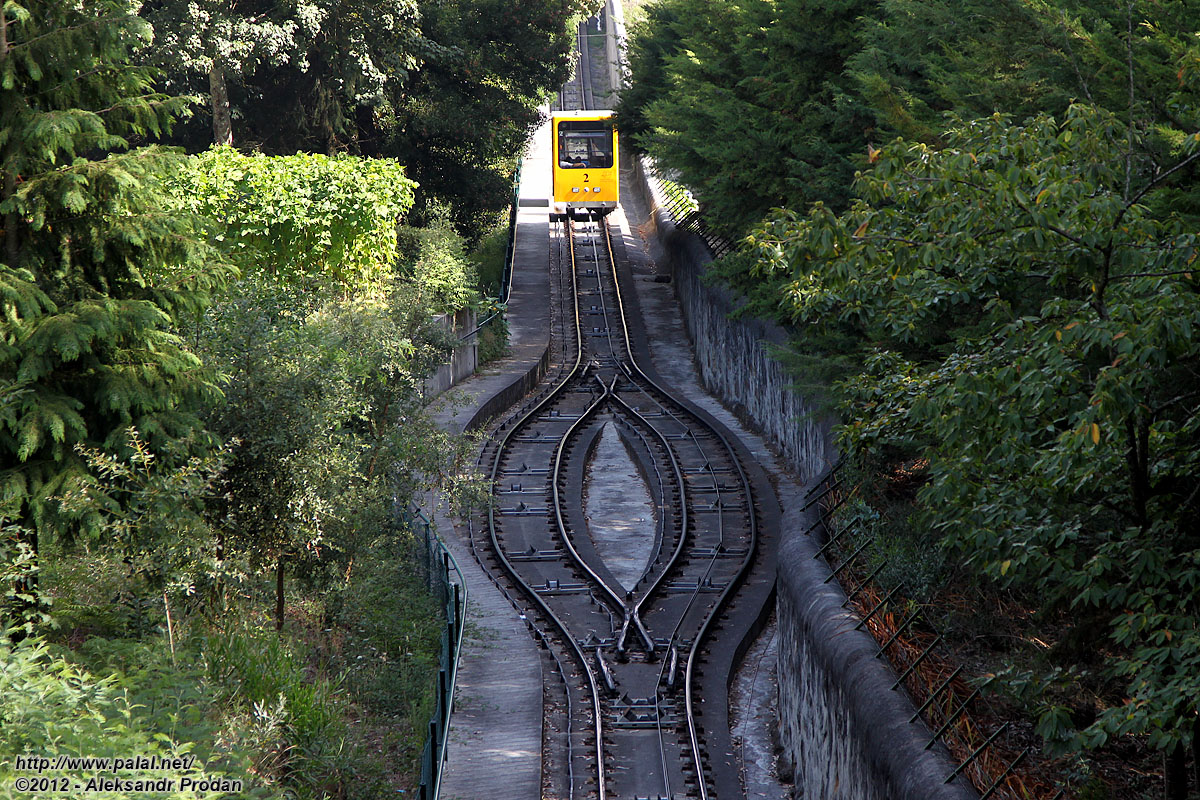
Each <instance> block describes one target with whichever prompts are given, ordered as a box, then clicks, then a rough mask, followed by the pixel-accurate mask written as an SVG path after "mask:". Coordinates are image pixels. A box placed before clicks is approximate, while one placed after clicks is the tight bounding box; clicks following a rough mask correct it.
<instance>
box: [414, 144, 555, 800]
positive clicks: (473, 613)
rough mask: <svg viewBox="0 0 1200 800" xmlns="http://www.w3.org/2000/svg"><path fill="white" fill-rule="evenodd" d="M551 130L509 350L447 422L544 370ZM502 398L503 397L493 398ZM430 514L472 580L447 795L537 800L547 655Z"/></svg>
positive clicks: (481, 411) (534, 184) (462, 422)
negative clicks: (541, 652)
mask: <svg viewBox="0 0 1200 800" xmlns="http://www.w3.org/2000/svg"><path fill="white" fill-rule="evenodd" d="M549 144H550V134H549V131H548V130H547V129H546V128H543V129H541V130H539V131H538V132H537V133H536V134H535V136H534V138H533V140H532V142H531V143H530V146H529V149H528V151H527V153H526V155H525V160H524V163H523V168H522V174H521V189H520V194H519V200H518V203H517V256H516V261H515V267H514V274H513V286H512V292H511V295H510V297H509V304H508V320H509V354H508V356H507V357H505V358H504V359H501V360H500V361H498V362H496V363H494V364H493V365H491V366H489V367H488V368H486V369H485V371H483V372H482V373H480V374H477V375H475V376H473V377H471V378H470V379H468V380H466V381H464V382H463V383H461V384H459V385H458V386H456V387H454V388H453V389H451V390H450V391H449V392H447V393H446V395H445V398H444V400H445V401H444V402H443V404H442V406H441V408H440V410H439V411H437V412H436V414H435V416H437V418H438V421H439V423H441V424H442V426H443V427H445V428H447V429H449V430H453V431H456V432H458V431H462V430H463V429H465V428H467V427H476V426H478V425H479V424H482V423H483V422H485V421H486V418H487V417H489V416H491V415H494V414H495V413H497V412H499V411H500V410H502V409H504V408H505V407H507V406H509V405H511V404H512V403H513V402H515V401H516V400H517V399H519V398H520V397H521V396H523V395H524V394H525V392H526V391H527V390H528V388H530V387H531V386H532V385H533V384H534V383H536V382H537V380H538V378H540V377H541V374H542V372H544V370H545V358H546V352H547V348H548V347H549V344H550V308H549V305H550V304H549V302H548V301H547V299H548V298H549V295H550V284H549V258H550V245H549V230H548V225H547V215H548V214H549V211H550V209H549V203H548V201H549V197H550V183H549V182H550V177H549V176H550V166H549V155H548V151H549ZM496 398H499V399H496ZM434 520H435V522H436V523H437V526H438V530H439V531H440V532H441V534H442V537H443V538H444V539H445V541H446V545H447V547H449V548H450V550H451V551H452V552H453V553H454V557H455V558H456V559H457V560H458V563H459V566H460V568H461V569H462V570H463V575H464V578H465V580H466V582H467V586H468V592H469V596H468V602H467V633H466V638H465V641H464V644H463V654H462V658H461V661H460V662H459V672H458V685H457V690H456V692H455V700H454V713H453V716H452V717H451V719H450V738H449V744H448V746H447V754H446V765H445V771H444V773H443V778H442V791H441V797H442V798H443V799H444V800H536V798H539V797H541V790H542V661H541V656H540V654H539V651H538V648H537V646H536V645H535V644H534V641H533V638H532V636H531V635H530V632H529V629H528V628H527V627H526V625H525V622H524V620H523V619H522V618H521V617H520V616H519V615H518V613H517V611H516V610H515V609H514V608H513V606H512V605H511V604H510V603H509V601H508V599H507V598H506V597H505V596H504V594H503V593H502V592H501V591H500V589H498V588H497V586H496V585H495V584H494V583H493V582H492V580H491V579H490V578H489V577H488V575H487V573H485V572H484V569H483V568H482V567H481V566H480V565H479V563H478V562H477V561H476V560H475V557H474V556H473V555H472V553H471V551H470V547H469V545H468V543H467V535H466V530H465V527H463V526H461V525H460V526H459V527H458V528H456V527H455V525H454V522H453V521H451V520H450V519H449V518H448V517H447V516H446V515H445V513H436V514H435V516H434Z"/></svg>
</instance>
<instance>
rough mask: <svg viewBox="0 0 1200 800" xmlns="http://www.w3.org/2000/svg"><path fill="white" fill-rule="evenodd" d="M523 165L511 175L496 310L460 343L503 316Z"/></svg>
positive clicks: (514, 256)
mask: <svg viewBox="0 0 1200 800" xmlns="http://www.w3.org/2000/svg"><path fill="white" fill-rule="evenodd" d="M524 163H525V159H523V158H522V159H518V160H517V169H516V172H515V173H513V185H512V198H511V200H510V202H509V206H508V245H507V246H506V247H505V250H504V269H503V270H502V271H501V273H500V295H499V297H497V298H496V309H495V310H494V311H493V312H492V313H491V314H488V315H487V316H486V317H484V318H483V320H481V321H480V322H479V323H478V324H477V325H476V326H475V327H474V328H472V329H471V330H469V331H467V332H466V333H464V334H463V335H462V336H460V337H458V340H459V341H460V342H465V341H466V340H467V339H470V338H471V337H472V336H475V335H477V334H478V333H479V332H480V331H481V330H483V329H484V327H485V326H486V325H488V324H489V323H490V322H491V321H492V320H494V319H495V318H496V317H499V316H503V314H504V312H505V309H506V308H507V306H508V295H509V292H510V291H511V290H512V274H513V267H514V266H515V262H516V259H517V203H518V201H519V199H520V194H521V166H522V165H523V164H524Z"/></svg>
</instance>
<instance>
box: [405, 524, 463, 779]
mask: <svg viewBox="0 0 1200 800" xmlns="http://www.w3.org/2000/svg"><path fill="white" fill-rule="evenodd" d="M400 516H401V519H402V521H403V522H404V524H405V525H407V526H408V527H409V528H410V529H411V530H412V532H413V534H414V538H415V543H414V546H415V547H416V548H417V553H416V555H417V558H418V560H419V562H420V564H421V566H422V568H423V570H424V573H425V581H426V586H427V587H428V589H429V593H430V594H432V595H433V596H434V597H436V598H438V600H439V601H440V602H441V604H442V609H443V612H444V619H445V626H444V627H443V629H442V652H441V655H440V656H439V658H438V674H437V687H436V703H435V705H434V712H433V716H432V717H430V719H429V731H428V735H427V737H426V739H425V749H424V750H423V751H422V752H421V785H420V789H419V791H418V794H417V796H418V797H419V798H420V800H437V798H438V796H439V794H440V791H441V785H442V767H443V766H444V765H445V763H446V741H447V731H448V730H449V728H450V713H451V711H452V710H453V708H454V685H455V682H456V680H457V678H458V657H459V654H460V653H461V651H462V639H463V623H464V621H465V620H466V614H467V585H466V582H465V581H464V580H463V574H462V570H460V569H459V567H458V562H457V561H455V560H454V556H453V555H452V554H451V553H450V551H449V550H447V549H446V546H445V545H444V544H443V543H442V541H441V540H440V539H439V538H438V536H437V533H436V532H435V531H434V529H433V526H432V525H431V524H430V522H429V520H428V519H426V518H425V516H424V515H423V514H422V513H421V512H420V511H418V510H417V509H411V510H407V511H405V512H403V513H401V515H400Z"/></svg>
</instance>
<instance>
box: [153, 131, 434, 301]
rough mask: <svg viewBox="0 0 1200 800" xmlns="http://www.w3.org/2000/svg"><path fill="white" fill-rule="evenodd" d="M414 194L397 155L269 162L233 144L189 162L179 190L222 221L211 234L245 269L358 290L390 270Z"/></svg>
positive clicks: (184, 200)
mask: <svg viewBox="0 0 1200 800" xmlns="http://www.w3.org/2000/svg"><path fill="white" fill-rule="evenodd" d="M415 188H416V184H415V183H413V182H412V181H411V180H409V179H408V178H407V177H405V174H404V167H402V166H400V165H399V164H398V163H396V162H395V161H392V160H390V159H382V158H375V159H363V158H353V157H351V156H346V155H337V156H333V157H329V156H322V155H306V154H303V153H297V154H296V155H291V156H272V157H268V156H264V155H261V154H254V155H243V154H241V153H239V152H238V151H236V150H234V149H233V148H231V147H216V148H212V149H211V150H209V151H207V152H206V153H203V154H201V155H199V156H194V157H192V158H191V159H189V161H188V166H187V169H186V170H184V171H182V172H181V173H180V174H179V175H178V176H177V178H176V180H175V181H174V182H173V185H172V191H173V193H174V195H175V197H176V200H177V203H178V204H179V205H180V206H181V207H183V208H185V209H187V210H188V211H190V212H193V213H198V214H202V215H204V216H206V217H208V218H210V219H213V220H220V227H219V228H218V229H217V230H214V231H213V234H214V235H215V236H216V237H217V238H219V239H221V240H223V241H225V242H226V244H227V246H228V248H229V253H230V258H231V259H232V260H233V261H234V262H235V263H236V264H237V265H238V266H239V267H240V268H241V269H242V270H243V271H244V272H246V273H249V272H259V273H267V274H269V275H272V276H275V277H276V278H278V279H279V280H281V281H283V282H287V283H291V284H294V285H296V286H299V287H302V288H304V289H313V290H328V289H330V288H332V287H338V288H341V289H344V290H351V291H353V290H361V289H364V288H367V287H370V286H374V285H377V284H378V283H379V282H380V281H381V280H382V279H383V278H384V277H385V276H386V275H387V274H388V271H389V268H390V267H391V266H392V265H393V263H394V262H395V260H396V256H397V246H396V224H397V222H398V221H399V220H400V218H402V217H403V216H404V215H405V214H406V213H407V212H408V210H409V209H410V208H411V207H412V204H413V194H414V189H415Z"/></svg>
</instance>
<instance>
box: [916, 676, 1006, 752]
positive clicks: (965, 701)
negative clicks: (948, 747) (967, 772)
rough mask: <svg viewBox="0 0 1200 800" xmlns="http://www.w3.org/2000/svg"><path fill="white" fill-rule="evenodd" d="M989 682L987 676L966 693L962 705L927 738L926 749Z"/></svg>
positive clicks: (931, 745) (946, 729)
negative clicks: (973, 689)
mask: <svg viewBox="0 0 1200 800" xmlns="http://www.w3.org/2000/svg"><path fill="white" fill-rule="evenodd" d="M991 682H992V680H991V678H988V679H987V680H986V681H984V682H983V683H981V684H980V685H979V686H977V687H975V691H973V692H971V693H970V694H969V695H967V699H966V700H964V701H963V703H962V705H961V706H959V707H958V710H956V711H955V712H954V713H953V714H951V715H950V716H949V717H947V718H946V721H945V722H943V723H942V727H940V728H938V729H937V733H935V734H934V735H933V738H932V739H930V740H929V743H928V744H927V745H925V749H926V750H928V749H929V748H931V747H933V743H934V742H936V741H937V740H938V737H939V736H941V735H942V734H943V733H945V732H946V731H948V730H950V726H951V725H953V724H954V723H955V722H956V721H957V720H958V718H959V717H961V716H962V713H963V712H964V711H966V710H967V706H969V705H970V704H971V701H972V700H974V699H975V698H976V697H978V696H979V693H980V692H982V691H983V687H985V686H987V685H988V684H989V683H991ZM1005 724H1007V723H1005Z"/></svg>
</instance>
